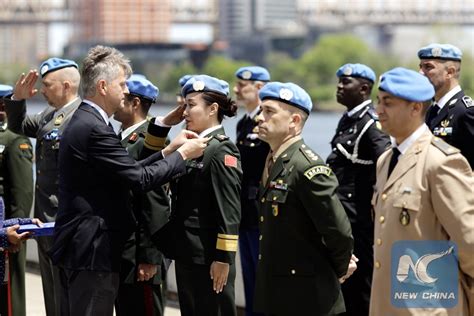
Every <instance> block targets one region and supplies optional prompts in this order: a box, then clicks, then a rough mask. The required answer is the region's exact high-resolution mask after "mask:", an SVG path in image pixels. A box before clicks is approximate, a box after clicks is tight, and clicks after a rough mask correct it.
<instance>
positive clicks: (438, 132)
mask: <svg viewBox="0 0 474 316" xmlns="http://www.w3.org/2000/svg"><path fill="white" fill-rule="evenodd" d="M452 133H453V128H452V127H436V128H435V129H434V130H433V135H435V136H447V135H451V134H452Z"/></svg>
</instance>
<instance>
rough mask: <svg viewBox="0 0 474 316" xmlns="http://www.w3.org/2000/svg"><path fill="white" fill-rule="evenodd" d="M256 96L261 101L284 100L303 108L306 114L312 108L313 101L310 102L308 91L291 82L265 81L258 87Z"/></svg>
mask: <svg viewBox="0 0 474 316" xmlns="http://www.w3.org/2000/svg"><path fill="white" fill-rule="evenodd" d="M258 96H259V98H260V100H262V101H263V100H265V99H272V100H276V101H280V102H284V103H286V104H289V105H292V106H294V107H297V108H298V109H300V110H303V111H304V112H306V113H307V114H309V113H310V112H311V109H312V108H313V102H311V98H310V96H309V95H308V93H306V91H305V90H304V89H303V88H301V87H300V86H298V85H296V84H294V83H291V82H277V81H274V82H270V83H267V84H266V85H264V86H263V88H262V89H260V91H259V93H258Z"/></svg>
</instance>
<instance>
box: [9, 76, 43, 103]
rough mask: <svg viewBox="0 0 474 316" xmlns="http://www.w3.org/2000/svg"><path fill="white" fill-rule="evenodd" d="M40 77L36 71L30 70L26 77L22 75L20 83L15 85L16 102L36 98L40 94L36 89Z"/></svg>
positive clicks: (14, 97)
mask: <svg viewBox="0 0 474 316" xmlns="http://www.w3.org/2000/svg"><path fill="white" fill-rule="evenodd" d="M38 77H39V75H38V72H37V71H36V69H35V70H30V71H29V72H28V74H26V75H25V74H24V73H22V74H21V76H20V78H19V79H18V81H17V82H16V83H15V88H14V89H13V97H12V98H13V99H14V100H25V99H29V98H31V97H32V96H34V95H35V94H36V93H37V92H38V89H35V84H36V81H37V80H38Z"/></svg>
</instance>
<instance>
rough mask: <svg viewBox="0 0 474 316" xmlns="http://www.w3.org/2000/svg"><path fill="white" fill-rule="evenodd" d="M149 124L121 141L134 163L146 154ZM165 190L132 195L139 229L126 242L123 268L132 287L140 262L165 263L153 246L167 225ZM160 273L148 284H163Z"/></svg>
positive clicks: (167, 202)
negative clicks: (156, 237) (154, 239)
mask: <svg viewBox="0 0 474 316" xmlns="http://www.w3.org/2000/svg"><path fill="white" fill-rule="evenodd" d="M148 125H149V122H148V121H147V122H144V123H143V124H141V125H140V126H139V127H137V128H136V129H135V130H134V131H133V132H132V133H130V135H128V136H127V137H126V138H125V139H123V140H122V141H121V142H122V145H123V146H124V147H125V148H126V149H127V151H128V153H129V154H130V156H131V157H133V158H134V159H135V160H140V159H142V158H144V156H145V155H147V154H146V153H145V152H144V150H143V148H144V142H145V135H146V131H147V128H148ZM167 130H168V131H169V129H167ZM163 144H164V142H163ZM161 147H163V146H161ZM165 188H166V187H165V186H163V187H159V188H156V189H154V190H152V191H149V192H147V193H143V192H141V191H137V190H135V191H133V192H131V199H132V207H133V212H134V215H135V220H136V227H137V228H136V230H135V232H134V233H133V234H132V235H131V236H130V238H129V239H128V240H127V242H126V243H125V247H124V252H123V254H122V265H121V267H120V277H121V282H124V283H129V284H130V283H135V282H137V281H136V279H137V268H138V264H139V263H149V264H156V265H162V264H163V254H162V253H161V252H160V251H159V250H158V248H157V247H156V245H155V244H154V243H153V241H152V239H151V236H152V235H153V234H154V233H156V232H157V231H158V230H159V229H160V228H161V227H162V226H163V225H165V224H166V223H167V222H168V218H169V214H170V202H169V197H168V194H167V192H166V191H165ZM161 271H162V270H161V269H158V270H157V274H156V275H155V276H154V277H153V278H152V279H151V280H149V281H148V283H153V284H159V283H161V280H162V275H161Z"/></svg>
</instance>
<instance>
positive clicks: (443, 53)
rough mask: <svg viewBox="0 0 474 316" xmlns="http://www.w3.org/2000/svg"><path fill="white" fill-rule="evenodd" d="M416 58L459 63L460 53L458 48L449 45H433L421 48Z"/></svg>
mask: <svg viewBox="0 0 474 316" xmlns="http://www.w3.org/2000/svg"><path fill="white" fill-rule="evenodd" d="M418 58H420V59H445V60H455V61H461V59H462V52H461V50H460V49H459V48H457V47H456V46H454V45H451V44H438V43H433V44H430V45H428V46H425V47H423V48H421V49H420V50H419V51H418Z"/></svg>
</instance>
